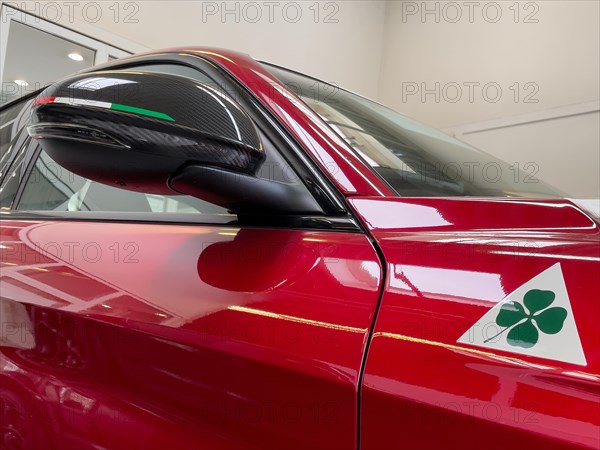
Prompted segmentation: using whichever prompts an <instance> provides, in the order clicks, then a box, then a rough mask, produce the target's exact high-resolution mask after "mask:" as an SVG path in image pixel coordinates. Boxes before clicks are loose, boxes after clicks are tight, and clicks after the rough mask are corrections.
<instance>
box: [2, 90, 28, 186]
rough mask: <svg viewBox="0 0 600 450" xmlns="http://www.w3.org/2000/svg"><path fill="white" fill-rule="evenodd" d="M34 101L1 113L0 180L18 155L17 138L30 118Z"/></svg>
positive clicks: (18, 104)
mask: <svg viewBox="0 0 600 450" xmlns="http://www.w3.org/2000/svg"><path fill="white" fill-rule="evenodd" d="M31 102H32V100H29V101H23V102H19V103H17V104H15V105H12V106H9V107H8V108H5V109H3V110H2V111H1V112H0V180H1V179H2V178H3V176H4V174H5V173H6V170H7V169H8V164H9V163H10V162H11V160H12V158H13V156H14V155H15V154H16V148H15V147H16V146H17V137H18V136H19V135H20V132H21V131H23V127H24V125H25V124H26V123H27V119H28V118H29V114H28V112H29V106H30V105H31Z"/></svg>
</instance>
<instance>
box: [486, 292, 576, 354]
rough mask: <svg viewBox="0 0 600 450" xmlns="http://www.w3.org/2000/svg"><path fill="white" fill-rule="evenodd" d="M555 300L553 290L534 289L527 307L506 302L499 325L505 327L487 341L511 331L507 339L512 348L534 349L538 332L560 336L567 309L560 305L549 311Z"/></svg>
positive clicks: (501, 309) (500, 315)
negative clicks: (558, 334)
mask: <svg viewBox="0 0 600 450" xmlns="http://www.w3.org/2000/svg"><path fill="white" fill-rule="evenodd" d="M555 297H556V295H555V294H554V292H552V291H541V290H539V289H532V290H530V291H528V292H527V293H526V294H525V296H524V297H523V303H524V304H525V306H523V305H521V304H520V303H519V302H514V301H513V302H508V303H505V304H504V305H502V307H501V308H500V312H499V313H498V316H497V317H496V324H498V326H501V327H505V328H504V329H503V330H502V331H500V333H498V334H496V335H495V336H493V337H491V338H489V339H486V340H485V341H484V342H489V341H491V340H492V339H494V338H496V337H498V336H500V335H501V334H502V333H504V332H505V331H506V330H508V329H510V331H509V332H508V336H506V341H507V342H508V343H509V344H510V345H512V346H515V347H523V348H531V347H533V346H534V345H535V344H536V343H537V341H538V339H539V337H540V334H539V332H538V329H539V331H541V332H542V333H546V334H556V333H558V332H559V331H560V330H562V327H563V324H564V322H565V319H566V318H567V310H566V309H565V308H561V307H559V306H554V307H552V308H549V306H550V305H551V304H552V302H554V298H555ZM526 308H527V309H526ZM527 310H529V312H527Z"/></svg>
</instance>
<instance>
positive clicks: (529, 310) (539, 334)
mask: <svg viewBox="0 0 600 450" xmlns="http://www.w3.org/2000/svg"><path fill="white" fill-rule="evenodd" d="M457 342H460V343H463V344H470V345H475V346H477V347H484V348H486V349H491V350H503V351H506V352H511V353H519V354H521V355H528V356H536V357H538V358H546V359H552V360H555V361H564V362H568V363H572V364H577V365H580V366H585V365H587V362H586V359H585V355H584V353H583V348H582V347H581V340H580V339H579V333H578V332H577V325H576V324H575V317H574V316H573V310H572V308H571V301H570V300H569V294H568V293H567V287H566V285H565V280H564V277H563V273H562V270H561V268H560V263H556V264H554V265H553V266H552V267H550V268H548V269H546V270H544V271H543V272H542V273H540V274H539V275H536V276H535V277H533V278H532V279H531V280H529V281H528V282H527V283H525V284H523V285H522V286H521V287H519V288H517V289H516V290H515V291H513V292H512V293H510V294H509V295H508V296H506V298H505V299H504V300H502V301H501V302H499V303H498V304H496V305H495V306H494V307H493V308H492V309H490V310H489V311H488V312H486V313H485V314H484V315H483V316H482V317H481V319H479V320H478V321H477V322H475V324H473V326H472V327H471V328H469V329H468V330H467V331H466V332H465V333H464V334H463V335H462V336H461V337H460V339H458V341H457Z"/></svg>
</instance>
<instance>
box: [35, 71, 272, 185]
mask: <svg viewBox="0 0 600 450" xmlns="http://www.w3.org/2000/svg"><path fill="white" fill-rule="evenodd" d="M28 131H29V134H30V135H31V136H32V137H33V138H35V139H37V140H39V142H40V144H41V146H42V148H43V149H44V150H45V151H46V152H47V153H48V154H49V155H50V157H52V158H53V159H54V160H55V161H56V162H57V163H58V164H60V165H61V166H63V167H65V168H66V169H68V170H70V171H72V172H74V173H76V174H78V175H80V176H83V177H86V178H88V179H91V180H94V181H97V182H100V183H103V184H106V185H113V186H114V185H116V186H119V187H121V188H124V189H128V190H132V191H139V192H145V193H156V194H163V195H168V194H174V193H177V192H174V190H173V189H172V187H171V186H170V183H169V179H170V178H171V177H172V176H173V175H174V174H175V173H177V172H178V171H181V170H183V169H184V168H185V167H186V166H189V165H201V166H210V167H215V168H220V169H225V170H227V171H231V172H234V173H240V174H243V175H245V176H250V177H252V176H254V175H255V174H256V171H257V170H258V169H259V167H260V166H261V164H262V163H263V162H264V160H265V152H264V149H263V146H262V144H261V141H260V137H259V134H258V131H257V129H256V127H255V125H254V122H253V121H252V119H251V118H250V117H249V116H248V115H247V114H246V113H245V111H244V110H243V109H242V108H241V107H240V106H239V105H238V104H237V103H236V102H234V101H233V100H231V99H230V98H229V97H228V96H227V95H225V94H224V93H222V92H220V91H219V90H217V89H215V88H214V87H212V86H209V85H207V84H204V83H200V82H198V81H195V80H193V79H191V78H186V77H180V76H176V75H168V74H160V73H142V72H117V71H114V72H96V73H89V74H83V75H76V76H73V77H69V78H66V79H64V80H62V81H60V82H57V83H55V84H53V85H52V86H50V87H48V88H47V89H45V90H44V91H43V92H42V93H41V94H40V95H39V96H38V98H37V99H36V101H35V103H34V106H33V109H32V113H31V119H30V124H29V126H28ZM183 193H186V194H187V192H183Z"/></svg>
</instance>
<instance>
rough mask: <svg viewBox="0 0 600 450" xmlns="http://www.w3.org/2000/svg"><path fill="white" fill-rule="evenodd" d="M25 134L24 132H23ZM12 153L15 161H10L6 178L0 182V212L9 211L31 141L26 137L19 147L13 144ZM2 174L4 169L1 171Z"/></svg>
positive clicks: (22, 176)
mask: <svg viewBox="0 0 600 450" xmlns="http://www.w3.org/2000/svg"><path fill="white" fill-rule="evenodd" d="M25 133H26V132H25ZM13 145H14V150H13V151H14V152H15V154H16V156H15V159H14V160H13V161H12V164H10V166H7V167H6V174H5V175H6V176H5V177H4V179H3V180H2V184H1V185H0V210H4V211H6V210H9V209H10V207H11V205H12V203H13V200H14V199H15V196H16V195H17V190H18V188H19V184H20V182H21V180H22V179H23V178H24V176H25V168H24V166H25V161H26V158H25V156H26V155H27V154H28V152H29V153H30V151H31V147H32V144H31V139H30V138H29V137H27V138H26V139H25V140H24V141H23V142H22V143H20V145H18V144H17V143H14V144H13ZM3 173H4V169H3Z"/></svg>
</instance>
